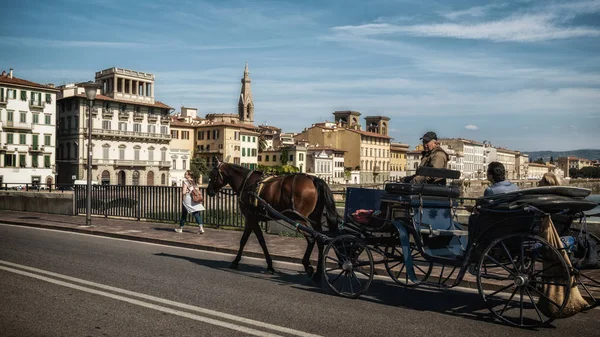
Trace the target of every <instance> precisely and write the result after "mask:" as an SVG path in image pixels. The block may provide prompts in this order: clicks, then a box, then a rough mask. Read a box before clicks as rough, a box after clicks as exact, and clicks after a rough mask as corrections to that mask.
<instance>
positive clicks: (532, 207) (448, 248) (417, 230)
mask: <svg viewBox="0 0 600 337" xmlns="http://www.w3.org/2000/svg"><path fill="white" fill-rule="evenodd" d="M221 166H222V164H219V165H218V166H216V167H215V170H213V173H212V174H211V184H212V185H211V184H209V192H211V193H213V194H214V193H215V191H216V190H218V189H219V188H220V187H222V186H223V185H224V184H226V183H229V184H230V185H231V186H232V188H233V189H234V190H236V192H237V193H238V195H240V199H242V196H244V195H246V198H247V200H251V199H252V198H254V200H255V201H256V205H257V207H258V208H260V209H261V210H263V211H264V212H265V213H264V214H263V215H261V216H264V215H267V216H269V217H271V218H274V219H278V220H283V221H285V222H287V223H288V224H290V225H291V226H294V227H295V228H296V229H298V230H299V231H301V232H302V233H304V234H305V235H306V236H307V240H308V241H309V248H310V250H312V246H311V242H313V243H314V242H315V241H316V242H317V243H318V245H319V246H320V249H319V266H318V267H320V268H318V269H317V273H316V274H315V275H314V276H315V277H317V278H318V277H319V276H321V275H320V273H319V272H320V270H322V275H323V276H324V279H325V282H326V283H327V285H328V287H329V288H330V289H331V290H332V291H334V292H335V293H337V294H339V295H341V296H346V297H352V298H355V297H359V296H360V295H361V294H363V293H365V292H366V291H367V289H368V288H369V285H370V284H371V282H372V280H373V278H374V274H375V266H376V265H379V264H383V265H384V267H385V270H386V271H387V273H388V274H389V276H390V277H391V278H392V279H393V280H394V281H395V282H397V283H399V284H401V285H404V286H407V287H413V286H417V285H427V286H437V287H454V286H458V285H460V284H461V282H462V281H463V279H464V277H465V275H466V274H470V275H472V276H471V277H474V278H475V280H476V283H477V287H478V289H479V293H480V295H481V297H482V299H483V301H484V302H485V304H486V305H487V307H488V308H489V310H490V311H491V312H492V313H493V314H494V315H495V316H496V317H498V318H499V319H500V320H502V321H504V322H506V323H508V324H511V325H515V326H519V327H534V326H539V325H544V324H547V323H549V322H551V321H552V320H554V319H556V318H558V317H565V316H569V315H572V314H574V313H577V312H578V311H581V310H582V309H585V308H590V307H593V306H595V305H596V304H597V302H596V298H595V296H597V294H596V293H595V292H596V291H598V290H600V283H599V282H597V281H595V280H593V279H592V278H591V277H589V276H588V275H587V274H586V273H585V272H584V271H582V269H583V267H592V268H600V266H598V265H597V261H590V258H589V257H592V260H593V257H597V246H596V245H595V243H598V241H599V240H598V238H596V237H594V236H591V235H590V234H589V231H588V230H587V226H586V215H585V213H584V212H585V211H588V210H591V209H593V208H595V207H596V206H597V205H598V204H596V203H594V202H591V201H588V200H585V197H587V196H588V195H589V194H590V191H589V190H586V189H580V188H570V187H543V188H532V189H525V190H520V191H516V192H511V193H506V194H502V195H498V196H493V197H487V198H480V199H476V200H475V201H476V203H475V207H474V210H473V213H472V214H471V216H470V217H469V220H468V223H460V222H459V221H458V217H457V209H458V208H459V205H460V204H461V203H462V202H463V201H464V199H461V198H459V188H458V186H456V185H450V186H441V185H427V184H421V185H412V184H400V183H388V184H386V185H385V189H384V190H374V189H362V188H348V189H347V192H346V208H345V216H344V219H343V220H344V221H343V224H342V225H341V226H340V227H339V228H336V227H335V226H332V224H331V221H329V223H330V231H325V232H322V231H319V230H315V229H313V228H311V227H309V226H308V225H309V224H310V225H312V226H313V227H314V226H315V223H314V219H315V217H314V214H315V212H317V213H319V212H321V213H319V214H318V215H319V218H320V215H321V214H322V213H323V211H324V210H326V211H331V205H330V204H331V202H332V200H327V201H326V202H325V204H324V205H321V208H319V207H318V205H319V202H317V201H315V204H316V205H317V208H316V210H315V209H314V208H313V209H310V212H307V213H305V214H304V215H303V214H300V213H299V212H297V211H295V210H294V208H295V207H294V197H293V196H294V195H296V198H300V197H302V196H303V194H302V192H301V191H300V192H298V190H297V189H296V190H295V189H294V186H295V184H296V178H295V177H294V178H293V180H291V178H289V179H288V183H289V184H288V185H290V184H291V187H289V186H287V185H285V179H283V180H281V186H280V187H279V188H280V189H281V191H280V192H279V195H284V194H286V193H287V194H291V195H292V197H291V198H288V199H286V200H287V202H289V201H290V200H291V208H285V207H283V208H282V207H277V205H274V203H273V201H272V200H265V199H266V198H268V197H269V195H267V194H265V193H264V191H262V190H261V187H260V184H261V183H262V180H261V179H259V177H258V176H257V178H256V179H255V181H256V186H255V185H254V183H253V182H252V181H254V180H252V178H251V177H252V174H253V173H251V172H241V171H240V172H237V173H236V172H232V171H231V168H230V167H231V165H229V166H227V167H223V168H221ZM238 170H239V169H238ZM417 174H419V175H423V176H430V177H437V178H446V179H457V178H458V177H459V176H460V173H459V172H458V171H452V170H444V169H432V168H419V170H418V172H417ZM235 176H238V177H241V178H238V179H237V180H239V181H236V178H235ZM244 176H245V178H244ZM242 178H243V180H242ZM311 179H318V178H311ZM246 186H252V187H250V188H247V187H246ZM315 186H321V187H320V189H321V192H320V193H319V195H326V196H327V195H328V198H327V199H331V191H329V189H328V188H327V189H326V191H324V192H323V188H324V187H323V186H322V185H320V182H319V181H318V180H316V182H315ZM261 191H262V192H261ZM290 191H291V192H290ZM304 196H305V195H304ZM278 200H279V201H281V200H280V199H278ZM296 200H298V199H296ZM243 203H245V204H246V205H247V204H248V201H243ZM300 203H301V204H304V200H303V201H301V202H300ZM283 204H285V202H283ZM323 207H324V208H323ZM255 209H256V208H246V214H254V213H252V212H254V211H255ZM248 210H249V211H248ZM253 210H254V211H253ZM361 210H363V211H361ZM364 210H368V212H367V213H368V214H369V216H366V217H363V218H362V219H361V218H360V215H361V214H364V213H365V212H364ZM246 214H245V215H246ZM309 214H310V215H311V216H310V218H309ZM254 217H255V216H254V215H250V216H247V218H250V219H253V218H254ZM331 217H332V216H331V214H328V219H329V220H331ZM574 222H579V223H580V226H581V227H580V228H579V229H577V228H574V227H573V226H572V224H573V223H574ZM247 226H248V225H247ZM319 227H320V224H319ZM331 229H333V230H331ZM248 235H249V232H248ZM257 235H258V234H257ZM246 239H247V236H246V237H245V238H244V237H243V238H242V245H241V247H240V252H239V254H238V258H236V261H234V264H235V265H234V266H235V267H236V266H237V262H238V261H239V257H241V251H242V249H243V245H244V244H245V240H246ZM260 239H261V237H259V241H261V240H260ZM263 241H264V240H263ZM563 241H564V242H563ZM263 243H264V242H262V243H261V245H263ZM321 247H323V248H322V250H321ZM576 247H578V249H575V248H576ZM263 250H264V251H265V253H266V256H267V262H268V263H269V266H270V267H271V268H272V265H271V263H270V256H269V255H268V251H267V249H266V246H263ZM308 256H310V252H309V250H308V248H307V254H305V259H307V258H308ZM374 256H375V257H377V258H374ZM586 259H587V260H586ZM305 268H306V270H307V272H308V271H309V268H310V271H311V272H312V268H311V267H310V266H309V265H307V264H305ZM455 273H456V275H455V276H454V274H455ZM309 274H310V273H309ZM434 274H435V276H432V275H434ZM432 280H433V281H432Z"/></svg>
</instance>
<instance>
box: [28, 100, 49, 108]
mask: <svg viewBox="0 0 600 337" xmlns="http://www.w3.org/2000/svg"><path fill="white" fill-rule="evenodd" d="M45 107H46V102H43V101H38V100H30V101H29V109H44V108H45Z"/></svg>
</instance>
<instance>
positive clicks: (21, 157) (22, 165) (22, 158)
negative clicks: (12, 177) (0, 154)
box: [19, 154, 27, 167]
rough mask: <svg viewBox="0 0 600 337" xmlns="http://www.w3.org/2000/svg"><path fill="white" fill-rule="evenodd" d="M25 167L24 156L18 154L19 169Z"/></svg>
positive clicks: (25, 160)
mask: <svg viewBox="0 0 600 337" xmlns="http://www.w3.org/2000/svg"><path fill="white" fill-rule="evenodd" d="M26 166H27V159H26V156H25V155H24V154H20V155H19V167H26Z"/></svg>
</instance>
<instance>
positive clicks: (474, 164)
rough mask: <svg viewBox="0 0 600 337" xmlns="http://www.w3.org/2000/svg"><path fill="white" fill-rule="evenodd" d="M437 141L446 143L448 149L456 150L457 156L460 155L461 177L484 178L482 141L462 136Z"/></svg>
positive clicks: (485, 168)
mask: <svg viewBox="0 0 600 337" xmlns="http://www.w3.org/2000/svg"><path fill="white" fill-rule="evenodd" d="M439 142H440V145H446V146H447V147H448V149H452V150H454V151H456V156H457V158H460V157H462V163H461V166H462V171H461V172H462V175H461V177H462V178H463V179H481V178H485V176H486V171H487V165H486V164H485V159H484V158H485V150H484V149H485V148H484V144H483V143H480V142H476V141H474V140H468V139H462V138H442V139H440V140H439Z"/></svg>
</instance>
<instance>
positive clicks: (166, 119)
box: [160, 116, 171, 124]
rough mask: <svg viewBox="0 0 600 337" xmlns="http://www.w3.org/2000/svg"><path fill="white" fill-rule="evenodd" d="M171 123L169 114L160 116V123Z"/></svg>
mask: <svg viewBox="0 0 600 337" xmlns="http://www.w3.org/2000/svg"><path fill="white" fill-rule="evenodd" d="M170 123H171V119H170V118H169V116H162V117H161V118H160V124H170Z"/></svg>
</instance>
